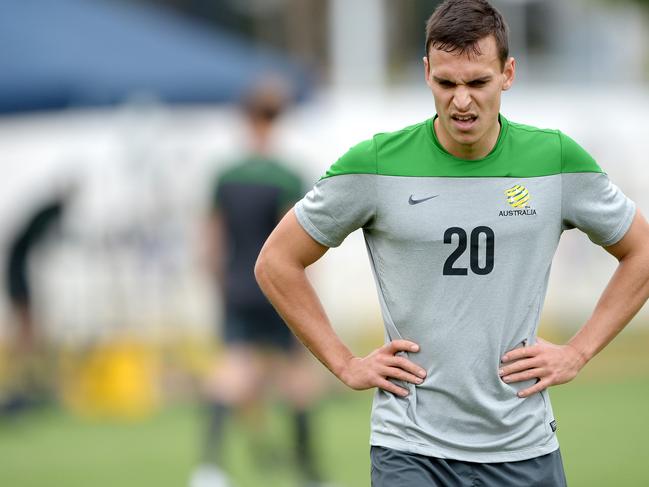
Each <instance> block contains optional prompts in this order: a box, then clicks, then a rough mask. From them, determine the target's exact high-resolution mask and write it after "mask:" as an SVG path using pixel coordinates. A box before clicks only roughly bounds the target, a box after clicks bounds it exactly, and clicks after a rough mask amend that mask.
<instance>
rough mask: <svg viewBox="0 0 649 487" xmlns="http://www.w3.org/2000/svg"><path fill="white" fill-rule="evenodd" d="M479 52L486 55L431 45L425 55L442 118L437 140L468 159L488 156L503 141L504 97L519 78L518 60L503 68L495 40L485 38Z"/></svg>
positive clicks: (427, 76)
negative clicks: (500, 120)
mask: <svg viewBox="0 0 649 487" xmlns="http://www.w3.org/2000/svg"><path fill="white" fill-rule="evenodd" d="M477 48H478V51H479V53H480V54H475V53H473V52H469V53H457V52H445V51H442V50H440V49H435V48H433V47H431V48H430V50H429V52H428V56H427V57H424V67H425V70H426V83H427V84H428V86H429V87H430V89H431V91H432V92H433V97H434V99H435V108H436V110H437V115H438V119H437V123H436V124H435V131H436V133H437V136H438V138H439V140H440V142H441V143H442V145H443V146H444V148H446V150H448V151H449V152H450V153H451V154H453V155H456V156H459V157H466V158H477V157H484V156H486V155H487V154H488V152H489V151H490V150H491V148H492V147H493V145H494V144H495V142H496V140H497V139H498V134H499V132H500V126H499V123H498V113H499V112H500V99H501V94H502V92H503V91H504V90H508V89H509V88H510V87H511V86H512V83H513V81H514V74H515V61H514V59H513V58H509V59H507V60H506V61H505V65H504V68H503V66H502V64H501V61H500V59H499V57H498V50H497V47H496V40H495V38H494V37H493V36H487V37H485V38H483V39H480V40H479V41H478V43H477ZM485 151H486V152H485Z"/></svg>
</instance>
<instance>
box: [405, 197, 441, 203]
mask: <svg viewBox="0 0 649 487" xmlns="http://www.w3.org/2000/svg"><path fill="white" fill-rule="evenodd" d="M438 196H439V195H438V194H436V195H433V196H429V197H428V198H422V199H420V200H416V199H414V198H413V197H412V195H410V199H408V204H409V205H418V204H419V203H423V202H424V201H428V200H432V199H433V198H437V197H438Z"/></svg>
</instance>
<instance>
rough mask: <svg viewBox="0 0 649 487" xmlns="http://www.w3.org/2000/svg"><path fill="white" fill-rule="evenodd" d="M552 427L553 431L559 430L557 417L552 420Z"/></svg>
mask: <svg viewBox="0 0 649 487" xmlns="http://www.w3.org/2000/svg"><path fill="white" fill-rule="evenodd" d="M550 428H552V432H553V433H554V432H555V431H557V420H556V419H553V420H552V421H550Z"/></svg>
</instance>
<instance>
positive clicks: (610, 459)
mask: <svg viewBox="0 0 649 487" xmlns="http://www.w3.org/2000/svg"><path fill="white" fill-rule="evenodd" d="M629 347H630V348H629ZM629 347H615V346H613V347H612V348H611V350H610V351H609V350H606V351H605V352H604V353H605V354H607V356H606V357H604V360H603V361H597V362H596V363H593V364H591V365H589V367H588V368H587V369H586V370H585V371H584V373H583V374H582V376H580V377H579V378H578V380H576V381H575V382H573V383H571V384H569V385H565V386H560V387H556V388H554V389H552V400H553V405H554V409H555V415H556V418H557V420H558V424H559V429H558V435H559V440H560V442H561V449H562V452H563V456H564V463H565V467H566V472H567V475H568V480H569V485H571V486H573V487H574V486H584V487H597V486H602V487H610V486H615V487H624V486H638V487H640V486H647V485H649V468H647V459H648V458H649V453H648V452H649V448H648V447H647V438H649V367H648V364H649V359H648V358H647V357H646V354H645V352H644V351H645V350H646V342H644V341H642V342H636V343H631V344H630V345H629ZM370 402H371V393H367V392H366V393H348V394H343V395H340V396H336V397H332V398H330V399H328V400H327V401H326V402H324V403H323V404H322V405H321V407H320V408H319V410H318V413H317V432H318V436H319V439H320V442H319V445H318V451H319V457H320V458H321V463H322V467H323V469H324V470H325V471H326V472H327V473H328V475H329V477H330V479H331V480H333V481H335V482H337V483H338V484H340V485H341V486H346V487H360V486H367V485H369V473H368V472H369V461H368V446H367V438H368V430H369V426H368V424H369V419H368V418H369V410H370ZM283 413H284V411H283V410H282V408H281V407H279V406H278V407H277V408H275V410H274V412H273V414H272V415H271V420H270V421H269V424H268V426H267V433H268V434H267V435H266V438H269V439H267V440H265V442H266V443H267V444H266V445H265V447H266V449H265V450H264V451H267V452H271V453H272V452H281V451H282V449H281V448H279V447H280V446H282V445H287V444H289V438H288V436H289V435H288V434H287V431H288V430H289V428H288V427H287V423H286V422H285V415H284V414H283ZM200 426H201V422H200V415H199V409H198V407H194V406H187V405H178V406H173V407H167V408H165V409H163V410H162V411H160V412H159V413H157V414H156V415H154V416H152V417H149V418H147V419H146V420H142V421H137V422H106V421H101V422H100V421H91V420H84V419H80V418H78V417H74V416H72V415H70V414H68V413H66V412H64V411H61V410H59V409H56V408H49V409H44V410H41V411H38V412H34V413H30V414H28V415H25V416H22V417H19V418H14V419H12V420H11V421H9V420H1V421H0V486H10V487H37V486H38V487H41V486H44V485H47V486H54V487H58V486H60V487H90V486H91V487H108V486H111V487H114V486H121V487H130V486H133V487H136V486H137V487H147V486H156V487H165V486H168V487H179V486H185V485H187V481H188V478H189V474H190V472H191V469H192V467H193V466H194V464H195V461H196V459H197V455H198V438H199V437H200V434H199V433H200ZM253 436H254V435H253V434H252V433H251V432H250V431H248V430H247V429H246V428H245V427H243V426H242V423H235V425H234V426H232V427H231V429H230V431H229V438H230V441H229V445H230V449H229V454H228V463H229V465H230V468H231V470H232V471H233V473H234V477H235V478H236V479H237V480H238V484H237V485H239V486H240V487H253V486H264V487H292V486H293V485H295V479H293V478H292V477H291V473H290V472H291V470H290V468H289V465H290V459H289V458H286V456H282V455H277V454H275V455H274V456H273V455H269V456H268V458H265V459H263V460H262V459H260V457H259V456H255V459H254V460H253V459H252V458H251V456H252V455H251V454H250V451H251V450H253V451H257V450H255V448H257V445H256V444H255V442H254V441H253V440H251V438H252V437H253Z"/></svg>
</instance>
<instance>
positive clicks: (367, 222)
mask: <svg viewBox="0 0 649 487" xmlns="http://www.w3.org/2000/svg"><path fill="white" fill-rule="evenodd" d="M373 145H374V143H373V141H371V140H370V141H366V142H362V143H361V144H358V145H356V146H354V147H352V148H351V149H350V150H349V151H348V152H347V153H346V154H345V155H343V156H342V157H341V158H340V159H339V160H338V161H336V163H335V164H334V165H333V166H332V167H331V168H330V169H329V170H328V171H327V173H326V175H325V176H324V177H323V178H322V179H320V181H318V182H317V183H316V185H315V186H314V187H313V189H312V190H311V191H309V192H308V193H307V194H306V196H305V197H304V198H302V199H301V200H300V201H298V202H297V204H296V205H295V214H296V216H297V219H298V221H299V223H300V225H302V227H303V228H304V229H305V230H306V231H307V233H309V235H311V237H313V239H315V240H316V241H318V242H320V243H321V244H322V245H325V246H327V247H337V246H339V245H340V244H341V243H342V242H343V240H344V239H345V238H346V237H347V235H349V234H350V233H352V232H353V231H354V230H356V229H358V228H369V227H371V224H372V222H373V220H374V217H375V212H376V157H375V155H374V154H375V152H374V148H373Z"/></svg>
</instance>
